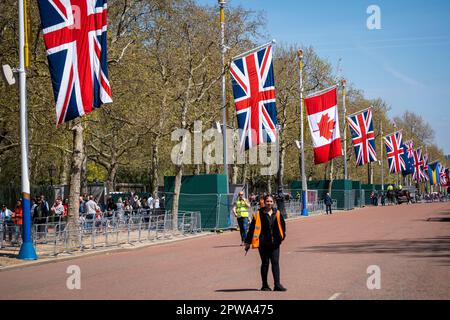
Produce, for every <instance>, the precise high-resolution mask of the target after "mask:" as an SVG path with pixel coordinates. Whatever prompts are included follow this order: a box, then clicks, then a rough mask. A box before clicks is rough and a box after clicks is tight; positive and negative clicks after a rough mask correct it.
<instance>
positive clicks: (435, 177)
mask: <svg viewBox="0 0 450 320" xmlns="http://www.w3.org/2000/svg"><path fill="white" fill-rule="evenodd" d="M439 168H440V165H439V162H433V163H430V164H429V166H428V174H429V176H430V184H431V185H433V186H437V185H438V184H439Z"/></svg>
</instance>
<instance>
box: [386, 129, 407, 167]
mask: <svg viewBox="0 0 450 320" xmlns="http://www.w3.org/2000/svg"><path fill="white" fill-rule="evenodd" d="M384 144H385V146H386V156H387V158H388V162H389V172H390V173H399V172H401V171H404V170H406V163H405V160H404V158H403V155H404V154H405V146H404V144H403V143H402V133H401V131H397V132H395V133H393V134H391V135H388V136H386V137H384Z"/></svg>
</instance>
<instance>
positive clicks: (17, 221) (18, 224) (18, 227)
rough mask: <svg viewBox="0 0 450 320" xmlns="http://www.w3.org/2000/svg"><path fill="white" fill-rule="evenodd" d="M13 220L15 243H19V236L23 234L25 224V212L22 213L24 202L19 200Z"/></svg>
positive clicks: (12, 216)
mask: <svg viewBox="0 0 450 320" xmlns="http://www.w3.org/2000/svg"><path fill="white" fill-rule="evenodd" d="M11 219H12V221H13V223H14V241H13V243H17V242H18V241H19V236H20V235H21V234H22V223H23V211H22V201H21V200H17V203H16V207H15V208H14V211H13V213H12V215H11Z"/></svg>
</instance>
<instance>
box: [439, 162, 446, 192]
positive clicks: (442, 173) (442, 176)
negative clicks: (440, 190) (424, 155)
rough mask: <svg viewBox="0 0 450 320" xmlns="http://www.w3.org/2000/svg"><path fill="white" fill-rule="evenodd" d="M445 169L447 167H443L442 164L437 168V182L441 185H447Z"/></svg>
mask: <svg viewBox="0 0 450 320" xmlns="http://www.w3.org/2000/svg"><path fill="white" fill-rule="evenodd" d="M447 170H448V169H445V167H444V166H442V165H441V166H440V168H439V182H440V184H441V186H444V187H445V186H447V182H448V180H447V173H448V172H447Z"/></svg>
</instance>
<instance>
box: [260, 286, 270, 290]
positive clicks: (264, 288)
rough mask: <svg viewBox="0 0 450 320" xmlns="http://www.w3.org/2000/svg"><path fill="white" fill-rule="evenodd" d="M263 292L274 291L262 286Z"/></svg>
mask: <svg viewBox="0 0 450 320" xmlns="http://www.w3.org/2000/svg"><path fill="white" fill-rule="evenodd" d="M261 291H272V289H270V287H269V286H262V288H261Z"/></svg>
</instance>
